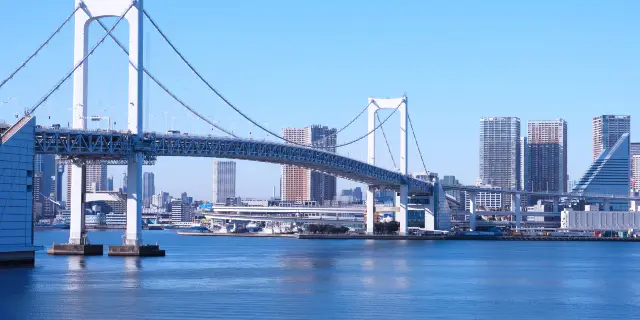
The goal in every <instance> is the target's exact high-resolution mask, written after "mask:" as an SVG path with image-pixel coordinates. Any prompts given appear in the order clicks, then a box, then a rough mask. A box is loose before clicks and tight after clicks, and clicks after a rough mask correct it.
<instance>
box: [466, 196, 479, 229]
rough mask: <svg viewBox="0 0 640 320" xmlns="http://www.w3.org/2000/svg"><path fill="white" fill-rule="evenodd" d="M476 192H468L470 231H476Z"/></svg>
mask: <svg viewBox="0 0 640 320" xmlns="http://www.w3.org/2000/svg"><path fill="white" fill-rule="evenodd" d="M477 195H478V194H477V193H476V192H467V197H468V198H469V203H470V205H469V231H476V196H477Z"/></svg>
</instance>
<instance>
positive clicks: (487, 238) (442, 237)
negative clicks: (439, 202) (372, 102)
mask: <svg viewBox="0 0 640 320" xmlns="http://www.w3.org/2000/svg"><path fill="white" fill-rule="evenodd" d="M178 234H179V235H181V236H196V237H248V238H291V239H303V240H430V241H442V240H450V241H451V240H471V241H475V240H477V241H613V242H640V238H623V237H592V236H589V237H586V236H563V237H558V236H522V235H518V236H490V235H481V236H476V235H407V236H401V235H378V234H373V235H368V234H277V233H275V234H265V233H213V232H178Z"/></svg>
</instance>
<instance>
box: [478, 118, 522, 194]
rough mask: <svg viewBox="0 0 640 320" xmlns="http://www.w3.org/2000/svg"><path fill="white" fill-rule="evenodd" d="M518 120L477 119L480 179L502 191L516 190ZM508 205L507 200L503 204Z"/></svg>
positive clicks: (518, 179) (517, 175)
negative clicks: (478, 126)
mask: <svg viewBox="0 0 640 320" xmlns="http://www.w3.org/2000/svg"><path fill="white" fill-rule="evenodd" d="M520 152H521V150H520V119H519V118H516V117H486V118H482V119H480V179H481V180H482V183H484V184H489V185H491V186H494V187H500V188H502V189H506V190H516V189H518V188H520V166H521V164H520ZM503 202H504V203H508V201H503Z"/></svg>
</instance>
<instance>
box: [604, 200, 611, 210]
mask: <svg viewBox="0 0 640 320" xmlns="http://www.w3.org/2000/svg"><path fill="white" fill-rule="evenodd" d="M602 210H603V211H610V210H611V200H609V199H604V200H603V202H602Z"/></svg>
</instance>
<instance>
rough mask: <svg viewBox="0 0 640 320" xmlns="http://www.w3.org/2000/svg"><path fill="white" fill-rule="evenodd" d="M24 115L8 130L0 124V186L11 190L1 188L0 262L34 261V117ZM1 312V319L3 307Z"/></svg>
mask: <svg viewBox="0 0 640 320" xmlns="http://www.w3.org/2000/svg"><path fill="white" fill-rule="evenodd" d="M23 119H26V120H27V121H23V120H20V121H18V122H17V123H16V124H14V125H13V127H12V128H11V130H8V131H7V129H8V128H9V126H8V125H6V124H0V132H2V143H1V144H0V155H1V157H0V161H2V170H0V176H1V179H0V188H1V190H11V191H10V192H6V191H5V192H0V202H2V203H3V204H4V205H3V207H2V211H1V214H0V217H2V218H1V219H0V230H1V231H0V264H5V263H8V264H14V263H15V264H25V265H33V263H34V251H35V249H36V248H35V247H34V246H33V179H32V178H33V171H32V170H33V167H34V166H33V162H34V150H33V149H34V148H33V136H34V132H35V127H36V119H35V117H34V118H23ZM29 177H31V178H29ZM7 204H9V205H7ZM3 272H4V271H3ZM4 285H6V284H4ZM5 290H6V289H5ZM3 297H6V295H3ZM3 314H4V316H2V318H3V319H4V318H6V317H7V313H6V311H5V312H3Z"/></svg>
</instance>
